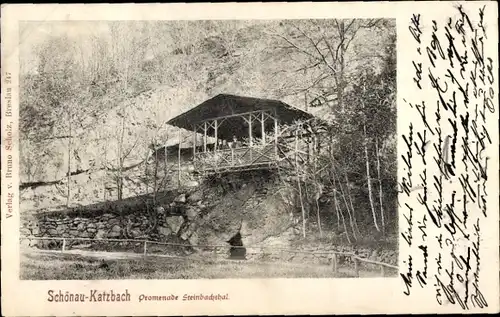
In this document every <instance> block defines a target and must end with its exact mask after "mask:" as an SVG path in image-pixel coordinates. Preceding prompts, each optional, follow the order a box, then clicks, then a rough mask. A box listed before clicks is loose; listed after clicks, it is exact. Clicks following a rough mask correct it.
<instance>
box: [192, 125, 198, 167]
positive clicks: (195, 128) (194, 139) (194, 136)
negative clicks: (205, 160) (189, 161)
mask: <svg viewBox="0 0 500 317" xmlns="http://www.w3.org/2000/svg"><path fill="white" fill-rule="evenodd" d="M193 130H194V133H193V159H194V157H195V155H196V133H197V132H198V127H197V126H196V125H194V128H193Z"/></svg>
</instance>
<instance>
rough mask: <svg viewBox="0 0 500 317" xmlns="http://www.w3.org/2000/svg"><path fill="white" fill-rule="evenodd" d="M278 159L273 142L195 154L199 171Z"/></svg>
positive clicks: (244, 165)
mask: <svg viewBox="0 0 500 317" xmlns="http://www.w3.org/2000/svg"><path fill="white" fill-rule="evenodd" d="M276 161H277V158H276V151H275V147H274V145H273V144H268V145H265V146H257V145H256V146H251V147H250V146H247V147H239V148H235V149H231V148H230V149H223V150H215V151H212V152H199V153H196V154H195V156H194V167H195V169H196V170H199V171H210V170H215V171H217V170H223V169H227V168H237V167H246V166H256V165H263V164H270V163H274V162H276Z"/></svg>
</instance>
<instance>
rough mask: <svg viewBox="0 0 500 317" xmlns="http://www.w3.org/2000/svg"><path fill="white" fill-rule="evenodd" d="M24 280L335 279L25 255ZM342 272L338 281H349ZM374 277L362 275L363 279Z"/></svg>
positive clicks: (222, 265)
mask: <svg viewBox="0 0 500 317" xmlns="http://www.w3.org/2000/svg"><path fill="white" fill-rule="evenodd" d="M20 274H21V276H20V277H21V279H23V280H102V279H207V278H208V279H212V278H214V279H216V278H333V277H335V276H333V272H332V269H331V267H329V266H327V265H323V266H321V265H304V264H297V265H292V264H289V263H288V264H287V263H257V262H251V261H243V262H240V261H220V260H210V259H204V260H199V259H190V258H164V257H146V258H143V257H140V256H137V257H130V258H107V259H102V258H98V257H94V256H88V255H83V254H62V253H32V252H23V253H22V257H21V273H20ZM350 275H352V272H349V271H342V270H340V272H339V273H338V275H337V277H348V276H350ZM363 275H365V276H373V273H370V272H363V274H362V276H363Z"/></svg>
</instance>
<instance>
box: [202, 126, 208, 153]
mask: <svg viewBox="0 0 500 317" xmlns="http://www.w3.org/2000/svg"><path fill="white" fill-rule="evenodd" d="M203 152H205V153H206V152H207V122H206V121H205V122H204V124H203Z"/></svg>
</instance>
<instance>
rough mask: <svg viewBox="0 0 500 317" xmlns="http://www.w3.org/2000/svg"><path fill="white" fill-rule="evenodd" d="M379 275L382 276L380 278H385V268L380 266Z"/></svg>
mask: <svg viewBox="0 0 500 317" xmlns="http://www.w3.org/2000/svg"><path fill="white" fill-rule="evenodd" d="M380 274H381V275H382V277H384V276H385V266H383V265H381V266H380Z"/></svg>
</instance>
